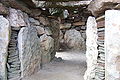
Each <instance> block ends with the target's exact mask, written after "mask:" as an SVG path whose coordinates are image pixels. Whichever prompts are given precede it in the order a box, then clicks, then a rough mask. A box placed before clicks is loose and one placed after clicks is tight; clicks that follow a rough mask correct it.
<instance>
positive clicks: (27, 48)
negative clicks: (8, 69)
mask: <svg viewBox="0 0 120 80" xmlns="http://www.w3.org/2000/svg"><path fill="white" fill-rule="evenodd" d="M18 49H19V57H20V61H21V77H22V78H23V77H26V76H30V75H32V74H34V73H36V72H37V71H38V70H39V69H40V64H41V49H40V44H39V38H38V36H37V30H36V28H34V27H23V28H21V30H20V32H19V35H18Z"/></svg>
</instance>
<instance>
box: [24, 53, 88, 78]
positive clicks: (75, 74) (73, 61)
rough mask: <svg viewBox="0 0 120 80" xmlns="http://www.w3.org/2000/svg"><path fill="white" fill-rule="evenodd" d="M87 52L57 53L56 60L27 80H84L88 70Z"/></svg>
mask: <svg viewBox="0 0 120 80" xmlns="http://www.w3.org/2000/svg"><path fill="white" fill-rule="evenodd" d="M84 53H85V52H76V51H67V52H57V55H56V57H61V58H62V59H63V60H62V61H61V60H58V61H57V60H56V61H53V62H51V63H49V64H46V65H44V66H43V69H42V70H40V71H39V72H38V73H36V74H34V75H33V76H31V77H29V78H26V79H25V80H84V79H83V76H84V73H85V70H86V62H85V60H86V57H85V54H84Z"/></svg>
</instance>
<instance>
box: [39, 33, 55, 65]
mask: <svg viewBox="0 0 120 80" xmlns="http://www.w3.org/2000/svg"><path fill="white" fill-rule="evenodd" d="M40 48H41V51H42V64H45V63H48V62H50V60H51V53H52V52H53V50H54V39H53V38H52V37H50V36H47V35H46V34H44V35H42V36H41V37H40Z"/></svg>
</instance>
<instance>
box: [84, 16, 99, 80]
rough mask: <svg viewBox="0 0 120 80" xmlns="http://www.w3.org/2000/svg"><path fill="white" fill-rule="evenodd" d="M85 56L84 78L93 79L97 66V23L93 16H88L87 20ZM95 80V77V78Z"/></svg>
mask: <svg viewBox="0 0 120 80" xmlns="http://www.w3.org/2000/svg"><path fill="white" fill-rule="evenodd" d="M86 35H87V39H86V47H87V51H86V57H87V71H86V72H85V76H84V79H85V80H94V79H95V71H96V70H95V69H96V66H97V57H98V50H97V47H98V45H97V38H98V36H97V23H96V20H95V18H94V17H89V18H88V20H87V30H86ZM96 80H97V79H96Z"/></svg>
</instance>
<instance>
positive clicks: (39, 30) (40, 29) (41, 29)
mask: <svg viewBox="0 0 120 80" xmlns="http://www.w3.org/2000/svg"><path fill="white" fill-rule="evenodd" d="M34 27H35V28H36V29H37V33H38V35H42V34H44V33H45V29H44V28H43V27H41V26H34Z"/></svg>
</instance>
